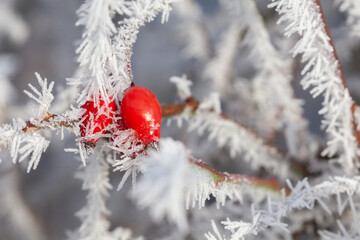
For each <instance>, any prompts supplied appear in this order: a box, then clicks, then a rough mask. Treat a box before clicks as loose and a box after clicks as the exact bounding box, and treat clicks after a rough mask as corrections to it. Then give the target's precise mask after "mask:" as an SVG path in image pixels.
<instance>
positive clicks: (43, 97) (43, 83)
mask: <svg viewBox="0 0 360 240" xmlns="http://www.w3.org/2000/svg"><path fill="white" fill-rule="evenodd" d="M35 76H36V79H37V80H38V83H39V85H40V87H41V90H40V91H38V90H37V89H36V88H35V87H34V86H33V85H31V84H29V87H30V88H31V90H32V91H33V92H34V94H35V95H34V94H32V93H30V92H29V91H26V90H24V92H25V93H26V95H28V96H29V97H30V98H32V99H33V100H35V101H36V102H37V103H38V104H39V105H40V107H39V118H43V117H45V116H47V113H48V111H49V108H50V106H51V103H52V101H53V100H54V95H53V94H52V93H51V91H52V89H53V87H54V82H51V83H50V84H49V86H48V83H47V79H46V78H44V80H42V79H41V76H40V74H38V73H35Z"/></svg>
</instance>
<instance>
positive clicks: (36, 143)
mask: <svg viewBox="0 0 360 240" xmlns="http://www.w3.org/2000/svg"><path fill="white" fill-rule="evenodd" d="M25 126H26V124H25V122H24V121H23V120H21V119H14V120H13V122H12V124H5V125H3V126H2V127H0V144H1V145H3V146H4V147H6V148H8V149H9V151H10V155H11V157H12V160H13V162H14V163H16V162H22V161H23V160H25V159H26V158H27V157H29V156H31V157H30V161H29V163H28V167H27V171H28V172H29V171H30V170H31V169H36V167H37V166H38V164H39V161H40V157H41V154H42V153H43V152H45V150H46V149H47V147H48V145H49V143H50V142H49V141H48V140H46V139H45V138H44V137H42V136H41V135H39V134H38V133H33V134H31V133H30V134H29V133H25V132H24V131H23V128H24V127H25Z"/></svg>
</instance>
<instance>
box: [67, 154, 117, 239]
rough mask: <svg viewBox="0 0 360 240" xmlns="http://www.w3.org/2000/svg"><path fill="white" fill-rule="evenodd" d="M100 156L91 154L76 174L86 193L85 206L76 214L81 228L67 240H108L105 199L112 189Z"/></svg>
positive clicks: (104, 163)
mask: <svg viewBox="0 0 360 240" xmlns="http://www.w3.org/2000/svg"><path fill="white" fill-rule="evenodd" d="M102 157H103V156H102V154H100V153H99V154H93V155H92V157H91V158H89V159H88V160H89V161H88V164H87V166H86V167H84V166H83V167H82V168H83V170H82V171H81V172H79V173H78V174H77V177H78V178H80V179H81V180H82V181H83V185H82V189H83V190H86V191H88V194H87V197H86V198H87V203H86V205H85V206H84V207H83V208H82V209H81V210H80V211H79V212H77V214H76V215H77V216H78V217H79V219H80V220H81V226H80V227H79V229H78V230H77V231H75V232H72V233H68V239H74V240H75V239H76V240H110V239H115V238H110V233H109V228H110V223H109V221H108V220H107V218H106V217H105V216H108V215H109V214H110V212H109V210H108V209H107V207H106V202H105V201H106V199H107V198H108V197H109V190H110V189H111V188H112V186H111V184H110V183H109V176H108V174H109V166H108V164H107V163H106V162H105V160H104V159H103V158H102Z"/></svg>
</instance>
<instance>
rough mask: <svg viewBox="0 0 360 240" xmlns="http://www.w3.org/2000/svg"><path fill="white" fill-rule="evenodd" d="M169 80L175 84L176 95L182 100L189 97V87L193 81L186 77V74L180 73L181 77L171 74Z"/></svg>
mask: <svg viewBox="0 0 360 240" xmlns="http://www.w3.org/2000/svg"><path fill="white" fill-rule="evenodd" d="M170 82H172V83H174V84H175V86H176V88H177V90H178V95H179V97H180V98H181V99H182V100H186V99H187V98H189V97H191V91H190V87H191V86H192V84H193V83H192V81H190V80H189V79H187V77H186V75H182V76H181V77H177V76H173V77H171V78H170Z"/></svg>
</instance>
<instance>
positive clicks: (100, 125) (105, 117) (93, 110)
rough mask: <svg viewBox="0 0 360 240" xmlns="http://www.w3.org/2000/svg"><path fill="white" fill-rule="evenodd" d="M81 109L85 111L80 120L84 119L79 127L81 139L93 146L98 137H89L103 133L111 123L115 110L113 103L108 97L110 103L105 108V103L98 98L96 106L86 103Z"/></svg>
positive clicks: (91, 102) (90, 102)
mask: <svg viewBox="0 0 360 240" xmlns="http://www.w3.org/2000/svg"><path fill="white" fill-rule="evenodd" d="M81 108H84V109H86V112H85V113H84V114H83V116H82V118H84V117H85V119H84V121H83V122H82V124H81V125H80V132H81V137H83V138H84V139H85V141H86V142H91V143H93V144H95V143H96V142H97V141H98V140H99V137H94V136H91V135H93V134H96V133H102V134H103V133H105V131H106V129H105V128H106V127H107V126H109V125H110V124H111V123H112V119H113V116H114V112H115V109H116V105H115V102H114V101H113V100H112V98H111V97H110V102H109V103H108V104H107V105H106V106H105V101H104V100H102V99H101V96H100V97H99V103H98V104H95V103H94V101H87V102H86V103H85V104H84V105H82V106H81ZM89 135H90V136H89Z"/></svg>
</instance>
